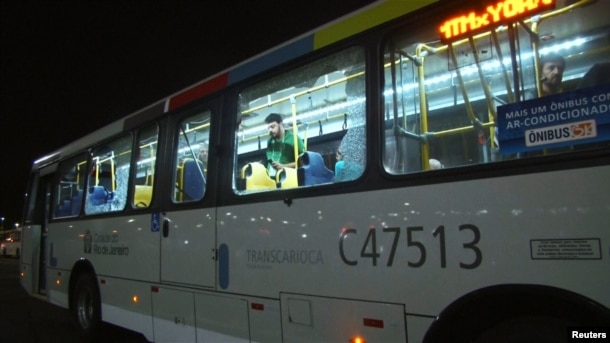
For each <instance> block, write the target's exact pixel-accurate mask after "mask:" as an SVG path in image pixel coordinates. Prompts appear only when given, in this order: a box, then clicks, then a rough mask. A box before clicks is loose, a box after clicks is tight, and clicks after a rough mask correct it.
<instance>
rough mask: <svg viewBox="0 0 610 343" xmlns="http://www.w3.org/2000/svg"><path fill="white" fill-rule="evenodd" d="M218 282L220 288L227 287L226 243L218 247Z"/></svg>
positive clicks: (227, 261)
mask: <svg viewBox="0 0 610 343" xmlns="http://www.w3.org/2000/svg"><path fill="white" fill-rule="evenodd" d="M218 284H219V285H220V288H222V289H227V287H229V247H228V246H227V245H226V244H221V245H220V247H219V248H218Z"/></svg>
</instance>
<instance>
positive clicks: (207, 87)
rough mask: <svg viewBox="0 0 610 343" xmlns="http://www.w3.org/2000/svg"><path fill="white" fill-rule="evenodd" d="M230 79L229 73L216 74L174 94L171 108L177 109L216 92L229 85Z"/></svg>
mask: <svg viewBox="0 0 610 343" xmlns="http://www.w3.org/2000/svg"><path fill="white" fill-rule="evenodd" d="M228 79H229V73H224V74H222V75H219V76H216V77H215V78H213V79H211V80H208V81H206V82H203V83H200V84H198V85H196V86H193V87H192V88H190V89H187V90H186V91H184V92H182V93H180V94H178V95H175V96H173V97H172V98H170V99H169V106H168V108H169V110H173V109H176V108H178V107H180V106H184V105H186V104H188V103H190V102H192V101H194V100H196V99H199V98H201V97H203V96H206V95H208V94H211V93H214V92H216V91H218V90H220V89H222V88H224V87H226V86H227V80H228Z"/></svg>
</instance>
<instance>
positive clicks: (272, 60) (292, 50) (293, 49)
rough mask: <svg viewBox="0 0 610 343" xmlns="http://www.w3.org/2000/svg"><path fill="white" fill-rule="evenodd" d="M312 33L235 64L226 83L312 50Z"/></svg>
mask: <svg viewBox="0 0 610 343" xmlns="http://www.w3.org/2000/svg"><path fill="white" fill-rule="evenodd" d="M313 41H314V35H313V34H311V35H309V36H306V37H304V38H302V39H299V40H297V41H294V42H291V43H289V44H287V45H284V46H282V47H280V48H279V49H276V50H273V51H271V52H270V53H268V54H266V55H264V56H260V57H258V58H256V59H254V60H252V61H249V62H246V63H245V64H243V65H240V66H237V67H236V68H235V69H233V70H231V71H230V72H229V81H228V84H229V85H231V84H234V83H236V82H239V81H242V80H244V79H246V78H248V77H250V76H252V75H256V74H258V73H260V72H262V71H264V70H268V69H271V68H273V67H275V66H277V65H279V64H281V63H284V62H286V61H290V60H291V59H293V58H296V57H299V56H301V55H304V54H306V53H308V52H311V51H313Z"/></svg>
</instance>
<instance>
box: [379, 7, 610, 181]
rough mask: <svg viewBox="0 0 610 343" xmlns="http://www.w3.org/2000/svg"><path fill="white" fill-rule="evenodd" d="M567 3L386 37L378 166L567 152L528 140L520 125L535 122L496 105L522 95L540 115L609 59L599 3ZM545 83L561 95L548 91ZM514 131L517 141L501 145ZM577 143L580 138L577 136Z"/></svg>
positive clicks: (431, 165)
mask: <svg viewBox="0 0 610 343" xmlns="http://www.w3.org/2000/svg"><path fill="white" fill-rule="evenodd" d="M573 7H574V9H573V10H571V11H565V10H564V8H561V7H558V8H557V9H555V10H553V11H547V12H545V13H544V15H542V16H540V17H536V20H533V19H527V20H521V21H519V22H515V23H512V24H510V25H508V26H501V27H496V28H490V29H489V30H488V31H485V32H480V33H478V34H477V35H474V36H471V37H470V38H462V39H460V40H456V41H452V42H447V43H441V41H440V40H439V33H438V32H439V30H438V25H439V22H440V21H436V20H434V21H429V24H427V25H422V26H421V27H418V30H415V31H414V30H413V28H412V27H409V28H405V30H404V31H402V32H397V33H396V34H395V35H393V36H392V37H391V39H389V40H388V44H387V46H386V48H385V55H384V78H385V82H384V83H385V89H384V99H385V101H384V104H385V108H386V110H385V113H386V116H385V117H384V118H383V120H384V128H385V135H384V138H385V147H384V151H383V162H384V166H385V169H386V171H387V172H388V173H391V174H405V173H411V172H418V171H422V170H433V169H436V168H438V167H439V166H440V167H443V168H449V167H457V166H463V165H471V164H478V163H488V162H492V161H497V160H507V159H513V158H518V157H531V156H542V155H546V154H551V153H562V152H566V151H571V150H572V148H573V146H574V145H575V144H574V143H569V147H568V148H567V149H566V148H565V146H566V143H565V142H556V143H548V144H540V145H538V146H528V145H527V144H526V143H525V138H524V136H525V134H524V133H525V132H526V130H531V129H532V127H527V126H528V125H530V124H532V123H533V122H534V121H525V120H524V119H523V120H521V118H517V120H516V121H511V122H509V123H507V122H505V123H504V125H501V124H502V121H501V120H499V118H498V116H499V115H498V111H501V110H502V109H503V108H507V107H508V106H509V105H510V104H516V103H521V104H523V106H524V107H531V108H532V109H533V110H537V109H540V110H546V113H547V114H548V113H550V112H551V111H550V108H551V105H552V104H553V102H555V103H561V102H562V101H564V99H565V98H562V96H563V97H566V96H567V97H569V96H570V95H569V94H570V92H573V91H575V90H576V89H577V85H578V83H579V82H580V80H581V78H582V77H583V75H584V74H585V72H586V71H587V69H588V68H589V67H590V66H592V65H594V64H597V63H601V62H604V61H605V60H607V56H608V55H607V53H608V50H609V49H610V46H609V40H608V37H609V36H608V27H607V24H606V23H605V21H606V20H607V19H605V18H604V17H603V16H600V15H598V14H596V11H597V13H602V12H604V11H603V10H601V9H600V8H597V9H596V6H584V2H583V3H582V5H581V3H576V4H573ZM597 7H606V9H608V7H609V6H608V4H607V3H606V2H603V5H602V4H601V3H600V4H599V6H597ZM566 22H569V23H572V24H573V25H574V26H571V27H570V28H575V27H579V29H578V32H574V31H572V30H570V29H569V28H568V27H566V26H565V25H563V24H562V23H566ZM585 28H586V29H585ZM551 56H559V58H558V57H551ZM548 61H552V63H553V64H551V62H548ZM547 62H548V63H547ZM547 67H550V68H547ZM547 69H548V70H547ZM551 72H552V73H551ZM551 83H554V84H553V85H552V86H551V87H549V86H550V84H551ZM550 88H552V89H554V90H555V93H557V91H560V92H564V93H558V94H555V95H552V96H554V98H552V97H551V96H547V95H549V94H552V93H549V91H548V90H549V89H550ZM566 93H568V95H566ZM571 94H575V93H571ZM587 96H589V94H585V93H583V95H580V94H579V95H578V96H575V97H587ZM543 99H546V100H543ZM526 103H527V104H528V105H526ZM505 112H506V111H505ZM505 112H503V113H505ZM530 112H534V111H530ZM514 113H516V112H514ZM522 113H523V114H524V115H525V112H522ZM532 114H533V113H529V115H530V116H532ZM504 118H506V116H501V119H502V120H504ZM549 118H550V119H549ZM553 118H554V117H553ZM553 118H551V117H549V116H547V117H545V118H543V119H545V120H546V119H548V120H551V119H553ZM537 121H538V120H536V122H537ZM547 126H552V124H551V125H547ZM528 132H529V131H528ZM517 134H520V137H519V138H520V141H519V142H518V144H517V147H510V148H509V145H503V144H502V142H503V140H508V139H512V140H514V139H515V138H513V137H515V136H516V135H517ZM582 143H586V140H582V141H580V142H578V143H576V144H577V145H581V146H582Z"/></svg>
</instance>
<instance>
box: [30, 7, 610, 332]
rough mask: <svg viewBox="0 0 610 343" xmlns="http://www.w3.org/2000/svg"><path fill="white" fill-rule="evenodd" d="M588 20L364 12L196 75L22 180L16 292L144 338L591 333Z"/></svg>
mask: <svg viewBox="0 0 610 343" xmlns="http://www.w3.org/2000/svg"><path fill="white" fill-rule="evenodd" d="M608 13H610V1H606V0H603V1H589V0H582V1H568V0H566V1H560V0H557V1H553V0H538V1H535V0H528V1H525V0H523V1H517V0H493V1H485V0H484V1H468V0H456V1H434V0H420V1H393V0H391V1H377V2H375V3H373V4H372V5H370V6H368V7H366V8H364V9H362V10H360V11H357V12H355V13H353V14H351V15H348V16H346V17H344V18H342V19H340V20H337V21H335V22H332V23H329V24H328V25H325V26H323V27H321V28H320V29H318V30H314V31H312V32H309V33H307V34H304V35H302V36H299V37H296V38H295V39H293V40H291V41H289V42H287V43H285V44H282V45H280V46H278V47H276V48H274V49H272V50H271V51H268V52H266V53H263V54H260V55H258V56H256V57H254V58H252V59H249V60H247V61H244V62H243V63H240V64H238V65H237V66H235V67H233V68H230V69H228V70H224V71H222V72H220V73H218V74H216V75H213V76H211V77H209V78H207V79H205V80H203V81H201V82H200V83H197V84H195V85H193V86H191V87H188V88H187V89H184V90H182V91H180V92H178V93H176V94H172V95H170V96H168V97H167V98H164V99H161V100H160V101H158V102H156V103H154V104H152V105H150V106H148V107H146V108H144V109H142V110H141V111H138V112H136V113H133V114H131V115H129V116H126V117H125V118H124V119H121V120H118V121H116V122H113V123H111V124H109V125H108V126H106V127H103V128H101V129H99V130H98V131H96V132H93V133H91V134H89V135H86V136H84V137H83V138H82V139H80V140H78V141H76V142H73V143H71V144H68V145H66V146H65V147H63V148H61V149H59V150H57V151H53V152H51V153H49V154H48V155H47V156H43V157H41V158H40V159H38V160H36V161H35V162H34V164H33V168H32V175H31V180H30V182H29V186H28V192H27V194H28V198H27V203H26V211H25V213H26V218H25V220H24V223H23V245H22V256H21V261H20V262H21V264H20V272H21V283H22V285H23V287H24V288H25V289H26V290H27V291H28V292H29V293H30V294H32V295H34V296H38V297H41V298H43V299H46V300H47V301H49V302H50V303H52V304H55V305H58V306H61V307H65V308H67V309H70V311H72V312H73V313H74V317H75V318H76V319H77V321H78V323H79V325H80V327H81V328H82V329H83V331H84V333H85V334H88V335H95V330H96V329H97V328H98V327H99V323H100V322H101V321H105V322H109V323H113V324H117V325H121V326H124V327H127V328H129V329H131V330H135V331H138V332H141V333H142V334H143V335H144V336H145V337H146V338H147V339H148V340H150V341H154V342H176V341H184V342H219V341H223V342H224V341H230V342H504V341H507V342H508V341H511V342H513V341H520V342H522V341H537V342H546V341H549V342H562V341H566V340H567V339H568V338H569V337H568V330H569V329H570V328H572V329H573V330H572V331H575V332H581V331H583V332H584V331H585V330H588V329H589V328H591V327H597V328H601V329H600V330H604V328H606V329H605V330H607V328H608V327H609V326H610V310H609V307H610V292H608V289H610V272H609V271H610V255H609V253H610V225H608V223H610V197H609V196H608V194H610V178H609V176H610V144H609V141H610V112H609V111H608V106H609V105H610V85H609V79H608V78H607V74H606V77H605V78H604V71H603V70H607V68H608V62H610V16H609V15H608ZM552 54H560V55H561V57H562V58H561V61H560V62H556V63H555V66H554V68H553V69H554V72H555V74H557V73H558V72H559V74H560V76H561V78H560V80H557V77H556V76H546V74H545V73H546V72H547V71H546V68H547V66H546V64H545V63H546V62H545V60H546V59H547V58H548V57H549V56H550V55H552ZM553 80H555V89H556V90H557V91H558V92H557V94H553V95H545V94H544V90H545V89H546V88H545V87H546V86H547V82H548V81H553ZM272 113H275V114H279V115H280V117H282V118H283V123H282V125H283V127H284V128H285V132H284V138H285V137H287V136H289V135H288V134H287V133H292V134H293V136H296V137H299V138H297V141H298V139H301V144H302V147H303V149H302V150H303V151H300V150H298V149H294V147H293V146H294V144H291V143H294V142H295V140H294V139H293V140H292V141H289V140H288V141H284V140H282V141H281V142H280V140H278V141H277V142H276V140H275V138H274V139H273V140H270V139H271V138H270V135H269V131H268V129H269V126H268V124H267V123H266V122H265V118H267V116H268V115H270V114H272ZM269 143H271V145H270V146H269V147H268V146H267V145H268V144H269ZM277 144H280V145H279V148H278V149H277V150H275V148H273V147H274V146H278V145H277ZM293 151H294V152H293ZM280 155H284V156H283V158H284V159H285V161H296V165H295V167H294V168H291V167H285V168H279V171H278V172H277V174H275V175H274V176H273V177H272V176H271V175H272V174H270V173H269V169H268V167H269V165H268V160H270V159H271V160H276V159H277V160H281V159H282V157H280ZM579 330H580V331H579ZM587 332H589V331H587Z"/></svg>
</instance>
